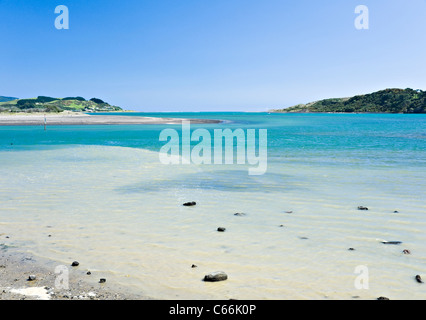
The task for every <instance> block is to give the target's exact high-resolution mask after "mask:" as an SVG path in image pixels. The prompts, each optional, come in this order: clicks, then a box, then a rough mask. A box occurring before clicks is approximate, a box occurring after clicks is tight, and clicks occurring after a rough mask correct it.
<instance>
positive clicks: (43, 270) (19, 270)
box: [0, 247, 152, 300]
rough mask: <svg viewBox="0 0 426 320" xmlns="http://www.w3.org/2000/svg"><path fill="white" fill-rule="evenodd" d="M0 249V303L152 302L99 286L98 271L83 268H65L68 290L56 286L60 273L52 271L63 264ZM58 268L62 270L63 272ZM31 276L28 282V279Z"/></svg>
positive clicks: (111, 284) (115, 287)
mask: <svg viewBox="0 0 426 320" xmlns="http://www.w3.org/2000/svg"><path fill="white" fill-rule="evenodd" d="M9 250H11V249H10V248H7V247H6V248H2V247H0V300H152V299H150V298H148V297H145V296H143V295H142V294H141V295H135V294H129V293H128V290H126V289H125V288H122V287H120V286H119V285H117V284H116V283H114V282H113V281H110V282H109V281H108V280H109V279H108V277H106V280H107V281H106V282H105V283H100V279H101V278H105V277H104V276H103V275H102V272H100V271H96V272H95V271H91V272H90V274H88V270H86V269H85V268H84V267H80V266H78V267H72V266H71V262H70V264H69V266H65V267H66V270H68V275H69V277H68V279H69V280H68V281H69V282H68V288H61V287H60V286H59V287H57V285H56V283H55V281H58V280H57V279H58V278H60V277H61V273H60V272H58V273H55V271H58V270H56V268H57V267H58V266H61V267H62V268H63V269H65V268H64V264H63V263H60V262H56V261H52V260H48V259H44V258H40V257H36V256H34V255H33V254H31V253H26V252H17V251H15V250H12V251H13V252H10V251H9ZM63 269H62V270H63ZM30 276H31V277H33V276H35V280H32V281H30V280H29V277H30Z"/></svg>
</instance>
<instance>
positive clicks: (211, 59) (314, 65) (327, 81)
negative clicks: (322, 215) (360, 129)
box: [0, 0, 426, 111]
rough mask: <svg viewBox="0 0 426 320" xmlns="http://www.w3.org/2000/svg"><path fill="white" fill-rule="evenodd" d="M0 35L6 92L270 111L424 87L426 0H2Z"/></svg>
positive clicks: (148, 107) (0, 77)
mask: <svg viewBox="0 0 426 320" xmlns="http://www.w3.org/2000/svg"><path fill="white" fill-rule="evenodd" d="M58 5H66V6H67V7H68V9H69V29H68V30H58V29H56V28H55V19H56V17H57V16H58V14H55V12H54V11H55V8H56V6H58ZM358 5H366V6H367V7H368V8H369V29H368V30H357V29H356V28H355V25H354V21H355V18H356V17H357V14H356V13H355V7H357V6H358ZM0 36H1V38H0V39H1V40H0V41H1V42H0V43H1V47H0V48H1V49H0V95H4V96H14V97H19V98H30V97H35V96H38V95H46V96H53V97H65V96H77V95H78V96H83V97H85V98H86V99H90V98H93V97H98V98H101V99H103V100H105V101H107V102H109V103H110V104H114V105H119V106H121V107H123V108H125V109H132V110H140V111H215V110H218V111H240V110H241V111H265V110H268V109H270V108H279V107H289V106H291V105H294V104H297V103H307V102H310V101H313V100H319V99H324V98H331V97H347V96H352V95H356V94H363V93H369V92H373V91H377V90H380V89H385V88H408V87H409V88H413V89H423V90H426V0H365V1H364V0H363V1H361V0H356V1H353V0H298V1H295V0H292V1H286V0H122V1H118V0H72V1H67V0H55V1H53V0H38V1H35V0H32V1H30V0H0Z"/></svg>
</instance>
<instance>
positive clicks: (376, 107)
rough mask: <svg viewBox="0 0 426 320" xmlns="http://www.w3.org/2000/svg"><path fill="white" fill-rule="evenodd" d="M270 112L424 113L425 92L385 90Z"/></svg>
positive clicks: (425, 106) (425, 110) (425, 108)
mask: <svg viewBox="0 0 426 320" xmlns="http://www.w3.org/2000/svg"><path fill="white" fill-rule="evenodd" d="M271 112H283V113H284V112H285V113H286V112H295V113H303V112H312V113H315V112H319V113H321V112H342V113H343V112H346V113H426V91H422V90H413V89H386V90H381V91H377V92H374V93H370V94H364V95H358V96H354V97H352V98H334V99H325V100H320V101H315V102H311V103H308V104H298V105H296V106H293V107H290V108H285V109H279V110H271Z"/></svg>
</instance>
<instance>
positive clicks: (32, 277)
mask: <svg viewBox="0 0 426 320" xmlns="http://www.w3.org/2000/svg"><path fill="white" fill-rule="evenodd" d="M36 279H37V277H36V276H35V275H33V274H32V275H30V276H29V277H28V279H27V281H35V280H36Z"/></svg>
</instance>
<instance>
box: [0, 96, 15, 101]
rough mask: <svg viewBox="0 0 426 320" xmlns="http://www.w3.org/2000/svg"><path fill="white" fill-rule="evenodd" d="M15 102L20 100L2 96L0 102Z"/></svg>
mask: <svg viewBox="0 0 426 320" xmlns="http://www.w3.org/2000/svg"><path fill="white" fill-rule="evenodd" d="M13 100H18V98H14V97H3V96H0V102H7V101H13Z"/></svg>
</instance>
